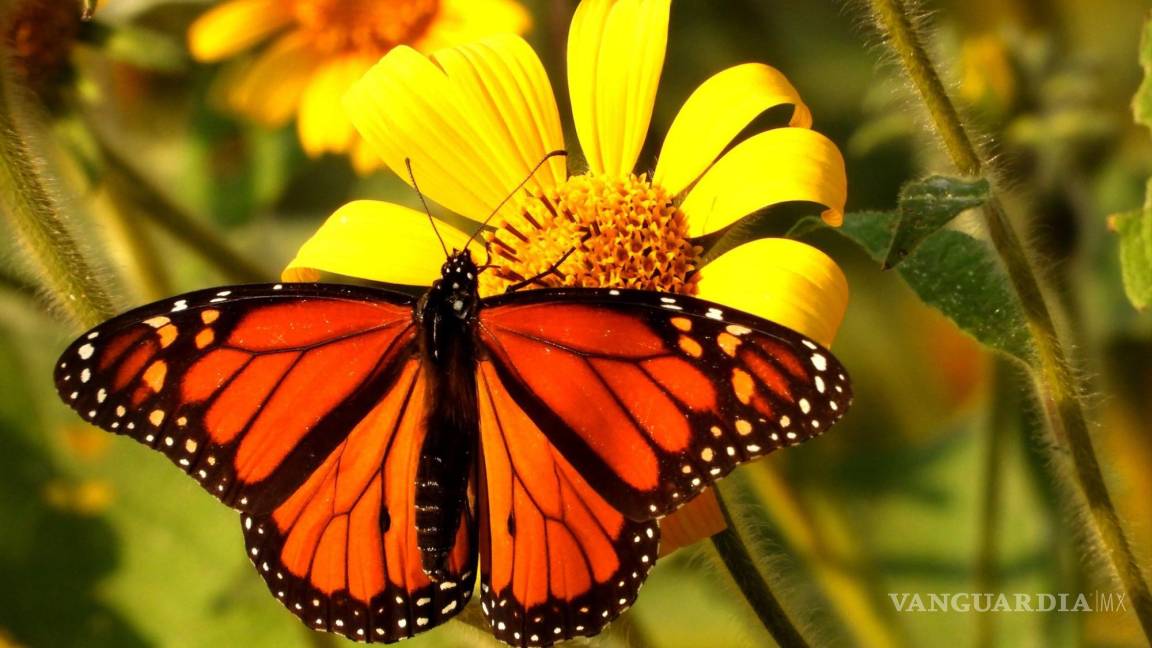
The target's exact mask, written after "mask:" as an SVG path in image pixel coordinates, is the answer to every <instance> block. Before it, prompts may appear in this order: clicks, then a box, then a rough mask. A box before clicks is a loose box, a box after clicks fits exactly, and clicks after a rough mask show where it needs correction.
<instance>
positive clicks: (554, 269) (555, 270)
mask: <svg viewBox="0 0 1152 648" xmlns="http://www.w3.org/2000/svg"><path fill="white" fill-rule="evenodd" d="M575 251H576V248H568V251H567V252H565V253H564V256H562V257H560V259H559V260H558V261H557V262H556V263H553V264H552V265H550V266H548V269H547V270H544V271H543V272H540V273H538V274H536V275H535V276H532V277H528V278H527V279H525V280H524V281H518V282H516V283H514V284H512V285H510V286H508V287H507V288H506V289H504V292H505V293H512V292H516V291H517V290H520V289H522V288H527V287H528V286H531V285H533V284H538V283H540V280H541V279H543V278H544V277H547V276H548V275H552V274H554V275H557V276H561V277H562V276H563V274H562V273H561V272H560V266H561V265H563V264H564V262H565V261H567V260H568V257H570V256H572V253H573V252H575Z"/></svg>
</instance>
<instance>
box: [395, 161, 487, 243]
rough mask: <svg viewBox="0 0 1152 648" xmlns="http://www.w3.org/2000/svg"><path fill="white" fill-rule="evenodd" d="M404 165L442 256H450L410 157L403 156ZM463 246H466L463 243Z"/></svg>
mask: <svg viewBox="0 0 1152 648" xmlns="http://www.w3.org/2000/svg"><path fill="white" fill-rule="evenodd" d="M404 166H406V167H408V179H409V180H411V181H412V188H413V189H415V190H416V195H417V196H419V197H420V204H421V205H424V213H425V214H427V215H428V222H429V223H431V224H432V231H433V232H436V240H438V241H440V247H441V248H443V250H444V258H446V259H447V258H448V257H451V256H452V253H451V252H449V251H448V246H447V245H445V244H444V237H442V236H440V230H439V229H437V228H436V219H435V218H432V211H431V210H430V209H428V202H427V201H425V200H424V192H422V191H420V186H419V185H417V184H416V174H415V173H413V172H412V158H404ZM469 243H471V240H469ZM464 247H468V246H467V245H465V246H464Z"/></svg>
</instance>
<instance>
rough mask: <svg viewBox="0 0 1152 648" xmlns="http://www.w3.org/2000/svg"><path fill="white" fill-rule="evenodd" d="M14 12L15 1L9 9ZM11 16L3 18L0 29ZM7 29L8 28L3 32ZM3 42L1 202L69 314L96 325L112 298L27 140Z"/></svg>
mask: <svg viewBox="0 0 1152 648" xmlns="http://www.w3.org/2000/svg"><path fill="white" fill-rule="evenodd" d="M6 10H8V11H10V10H11V8H10V6H9V7H7V8H6ZM6 26H7V16H4V17H3V19H2V20H0V30H3V29H4V28H6ZM4 33H6V31H5V32H4ZM3 42H4V44H2V45H0V48H2V51H0V204H2V205H3V211H4V214H5V215H6V216H7V218H8V221H9V222H10V223H11V229H12V233H13V234H14V236H15V237H16V239H17V240H18V241H19V243H20V246H21V247H22V248H23V249H24V252H25V256H26V257H27V258H28V260H29V262H30V265H31V266H32V268H33V269H34V271H35V272H36V274H37V276H38V277H39V279H40V283H41V284H42V285H43V286H44V288H45V291H46V293H47V295H48V296H49V297H50V298H51V299H52V301H53V302H54V304H55V305H56V306H57V307H58V308H59V309H60V311H62V312H63V313H65V314H66V315H67V316H68V318H69V319H71V320H72V321H73V322H74V323H76V324H78V325H80V326H85V327H88V326H95V325H96V324H99V323H100V322H102V321H104V320H106V319H108V318H109V317H111V316H112V315H114V314H115V311H114V309H113V307H112V299H111V298H110V297H109V296H108V293H107V292H105V290H104V287H103V286H102V285H101V284H100V282H99V280H98V279H97V275H96V272H95V270H94V269H93V268H92V267H91V266H90V265H89V263H88V260H87V259H86V258H85V257H84V255H83V253H82V252H81V250H80V246H79V245H78V244H77V242H76V239H74V238H73V237H72V234H71V233H70V232H69V230H68V228H67V227H66V226H65V224H64V218H63V214H62V212H61V208H60V204H59V202H58V201H57V200H56V199H55V197H54V196H53V195H52V194H51V193H50V192H49V191H48V189H47V188H46V187H45V178H44V173H43V171H42V170H41V169H40V168H39V167H38V166H37V164H36V162H35V157H34V154H33V153H32V150H31V148H30V147H29V145H28V141H27V140H26V135H25V132H24V128H23V126H24V125H23V124H22V123H21V122H22V121H23V120H22V119H21V117H20V116H19V112H24V111H28V110H35V108H33V107H31V106H25V105H24V103H25V102H26V101H27V99H25V98H24V97H23V96H22V94H23V92H24V91H23V90H22V89H21V88H18V87H17V86H16V82H15V80H14V79H13V78H12V74H11V70H12V66H11V65H9V62H8V58H9V56H10V55H11V54H10V52H9V51H7V44H6V40H4V41H3Z"/></svg>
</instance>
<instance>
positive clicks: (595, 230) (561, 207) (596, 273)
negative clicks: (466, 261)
mask: <svg viewBox="0 0 1152 648" xmlns="http://www.w3.org/2000/svg"><path fill="white" fill-rule="evenodd" d="M519 207H520V209H521V211H520V214H519V216H516V217H511V218H508V219H507V220H505V221H503V222H501V223H500V224H499V226H498V227H497V228H496V229H495V230H493V231H492V232H489V233H488V235H487V239H488V242H489V244H490V246H491V250H492V261H491V263H492V264H494V265H496V266H498V267H497V268H494V269H493V270H492V272H486V273H484V274H482V275H481V292H482V293H484V294H494V293H499V292H503V291H504V289H505V288H507V287H508V286H509V285H512V284H515V283H518V282H522V281H524V280H525V279H530V278H533V277H537V276H538V275H541V274H542V273H545V274H544V275H543V276H540V277H539V279H538V280H537V281H535V282H533V286H534V287H537V288H539V287H544V286H553V287H555V286H581V287H588V288H591V287H611V288H637V289H642V290H657V291H661V292H675V293H683V294H689V295H693V294H695V293H696V283H697V276H696V274H695V273H694V270H695V269H696V268H697V267H698V266H699V262H700V253H701V252H702V248H701V247H699V246H697V245H695V244H693V243H692V241H690V240H689V238H688V222H687V219H686V218H685V217H684V212H682V211H680V208H679V207H678V206H677V205H676V203H675V202H674V201H673V200H672V197H671V196H669V195H668V193H667V192H666V191H665V190H664V188H663V187H660V186H659V185H654V184H652V183H651V182H649V181H648V179H647V176H639V177H637V176H635V175H630V176H628V177H626V178H615V177H604V176H596V175H579V176H573V177H571V178H569V179H568V181H567V182H565V183H564V184H563V185H560V186H559V187H554V188H551V189H548V190H547V191H546V192H544V193H543V194H542V195H529V196H528V198H527V199H525V200H523V201H522V202H521V203H520V205H519ZM566 254H567V255H568V256H567V258H565V255H566ZM561 259H564V261H563V262H562V263H560V264H559V266H557V267H556V268H555V270H554V271H552V272H549V270H550V269H551V268H552V267H553V266H554V265H555V264H556V263H557V262H558V261H560V260H561Z"/></svg>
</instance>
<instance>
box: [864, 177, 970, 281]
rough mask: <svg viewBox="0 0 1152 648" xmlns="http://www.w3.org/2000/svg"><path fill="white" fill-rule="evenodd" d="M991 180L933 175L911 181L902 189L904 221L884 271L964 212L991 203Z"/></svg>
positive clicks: (886, 259)
mask: <svg viewBox="0 0 1152 648" xmlns="http://www.w3.org/2000/svg"><path fill="white" fill-rule="evenodd" d="M988 191H989V186H988V181H987V180H984V179H983V178H978V179H976V180H963V179H960V178H947V177H944V176H931V177H928V178H925V179H923V180H918V181H915V182H910V183H908V184H906V185H904V188H903V189H901V190H900V208H899V209H900V221H899V223H898V224H897V226H896V233H895V235H894V236H893V237H892V244H891V246H890V247H889V248H888V254H887V256H886V257H885V258H884V269H885V270H887V269H888V268H894V267H896V265H898V264H899V263H900V262H902V261H903V260H904V259H906V258H908V255H909V254H911V253H912V251H913V250H915V249H916V246H918V245H920V243H922V242H923V241H924V239H926V238H927V237H929V236H930V235H932V234H933V233H934V232H936V231H938V230H940V229H941V228H942V227H944V226H945V225H947V224H948V223H950V222H951V221H952V219H953V218H956V216H957V215H959V214H960V213H961V212H963V211H964V210H967V209H972V208H973V207H979V206H980V205H982V204H984V201H986V200H988Z"/></svg>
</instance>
